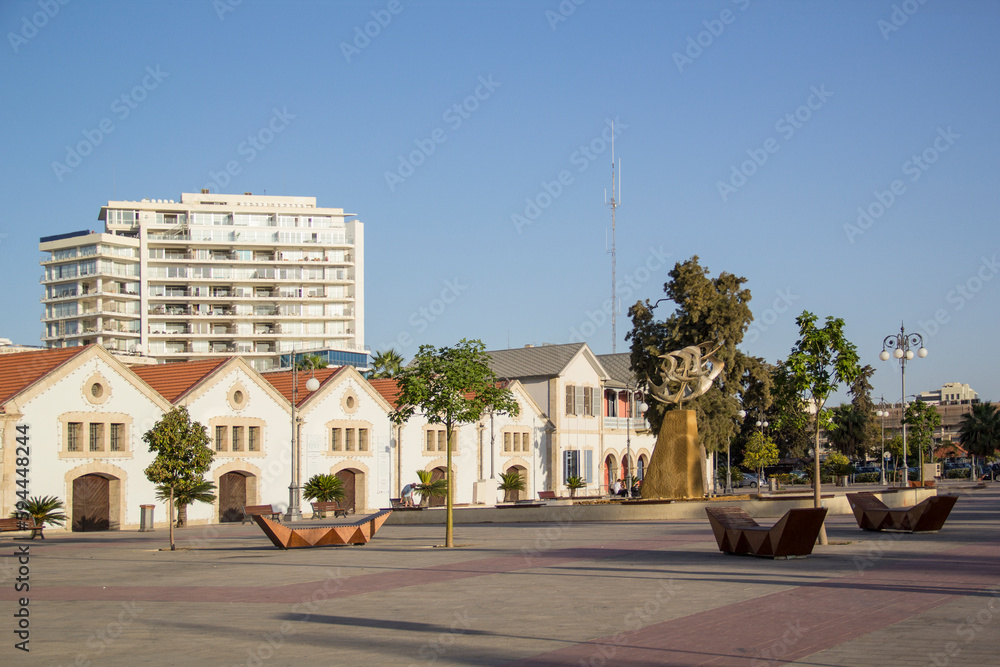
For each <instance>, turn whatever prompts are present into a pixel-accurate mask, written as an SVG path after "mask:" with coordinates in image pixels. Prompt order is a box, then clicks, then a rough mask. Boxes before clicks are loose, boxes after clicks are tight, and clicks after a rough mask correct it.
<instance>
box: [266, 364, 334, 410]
mask: <svg viewBox="0 0 1000 667" xmlns="http://www.w3.org/2000/svg"><path fill="white" fill-rule="evenodd" d="M345 368H346V366H338V367H337V368H317V369H316V371H315V377H316V379H317V380H319V385H320V387H322V386H323V385H325V384H326V383H327V381H328V380H330V378H332V377H333V376H334V375H336V374H337V373H339V372H340V371H342V370H344V369H345ZM262 375H263V376H264V379H265V380H267V381H268V382H270V383H271V385H272V386H273V387H274V388H275V389H277V390H278V392H279V393H281V395H282V396H284V397H285V398H286V399H287V400H288V402H289V403H291V402H292V371H274V372H271V373H263V374H262ZM311 377H313V371H309V370H307V371H299V389H298V392H297V395H296V398H297V399H298V402H297V403H296V407H298V406H300V405H302V404H303V403H304V402H306V401H307V400H308V399H309V397H310V396H311V395H312V393H313V392H311V391H308V390H307V389H306V382H308V381H309V378H311Z"/></svg>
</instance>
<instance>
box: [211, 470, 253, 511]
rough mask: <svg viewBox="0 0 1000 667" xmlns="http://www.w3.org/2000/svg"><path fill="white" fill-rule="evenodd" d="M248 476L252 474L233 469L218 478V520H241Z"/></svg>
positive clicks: (245, 499) (245, 501) (245, 502)
mask: <svg viewBox="0 0 1000 667" xmlns="http://www.w3.org/2000/svg"><path fill="white" fill-rule="evenodd" d="M248 477H252V475H250V474H249V473H245V472H240V471H234V472H227V473H226V474H225V475H223V476H222V477H220V478H219V521H220V522H227V521H242V520H243V507H244V506H245V505H246V504H247V478H248ZM251 504H253V503H251Z"/></svg>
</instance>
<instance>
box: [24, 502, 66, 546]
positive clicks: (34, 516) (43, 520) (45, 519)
mask: <svg viewBox="0 0 1000 667" xmlns="http://www.w3.org/2000/svg"><path fill="white" fill-rule="evenodd" d="M18 507H19V509H16V510H14V511H13V512H11V514H10V516H11V518H15V519H23V518H30V519H31V520H32V521H34V522H35V525H36V526H44V525H45V524H52V525H54V526H61V525H63V524H64V523H66V521H67V520H68V519H69V517H67V516H66V515H65V514H63V509H64V506H63V502H62V501H61V500H59V499H58V498H57V497H55V496H44V497H39V496H32V497H31V498H28V499H27V500H23V501H20V502H19V503H18ZM35 534H36V533H34V532H33V533H31V539H35Z"/></svg>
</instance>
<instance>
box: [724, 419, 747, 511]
mask: <svg viewBox="0 0 1000 667" xmlns="http://www.w3.org/2000/svg"><path fill="white" fill-rule="evenodd" d="M736 416H737V417H739V418H740V421H743V418H744V417H746V416H747V411H746V410H740V411H739V412H737V413H736ZM732 443H733V438H732V436H730V438H729V440H727V441H726V493H732V492H733V463H732V460H731V459H730V458H729V446H730V445H731V444H732Z"/></svg>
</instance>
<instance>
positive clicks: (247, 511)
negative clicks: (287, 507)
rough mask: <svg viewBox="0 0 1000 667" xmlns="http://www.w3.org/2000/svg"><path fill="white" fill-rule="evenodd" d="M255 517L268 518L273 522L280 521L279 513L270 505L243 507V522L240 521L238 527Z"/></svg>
mask: <svg viewBox="0 0 1000 667" xmlns="http://www.w3.org/2000/svg"><path fill="white" fill-rule="evenodd" d="M255 516H268V517H271V519H273V520H274V521H281V512H279V511H278V510H276V509H274V507H273V506H272V505H244V506H243V520H242V521H240V525H243V524H244V523H246V522H247V521H253V517H255Z"/></svg>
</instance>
